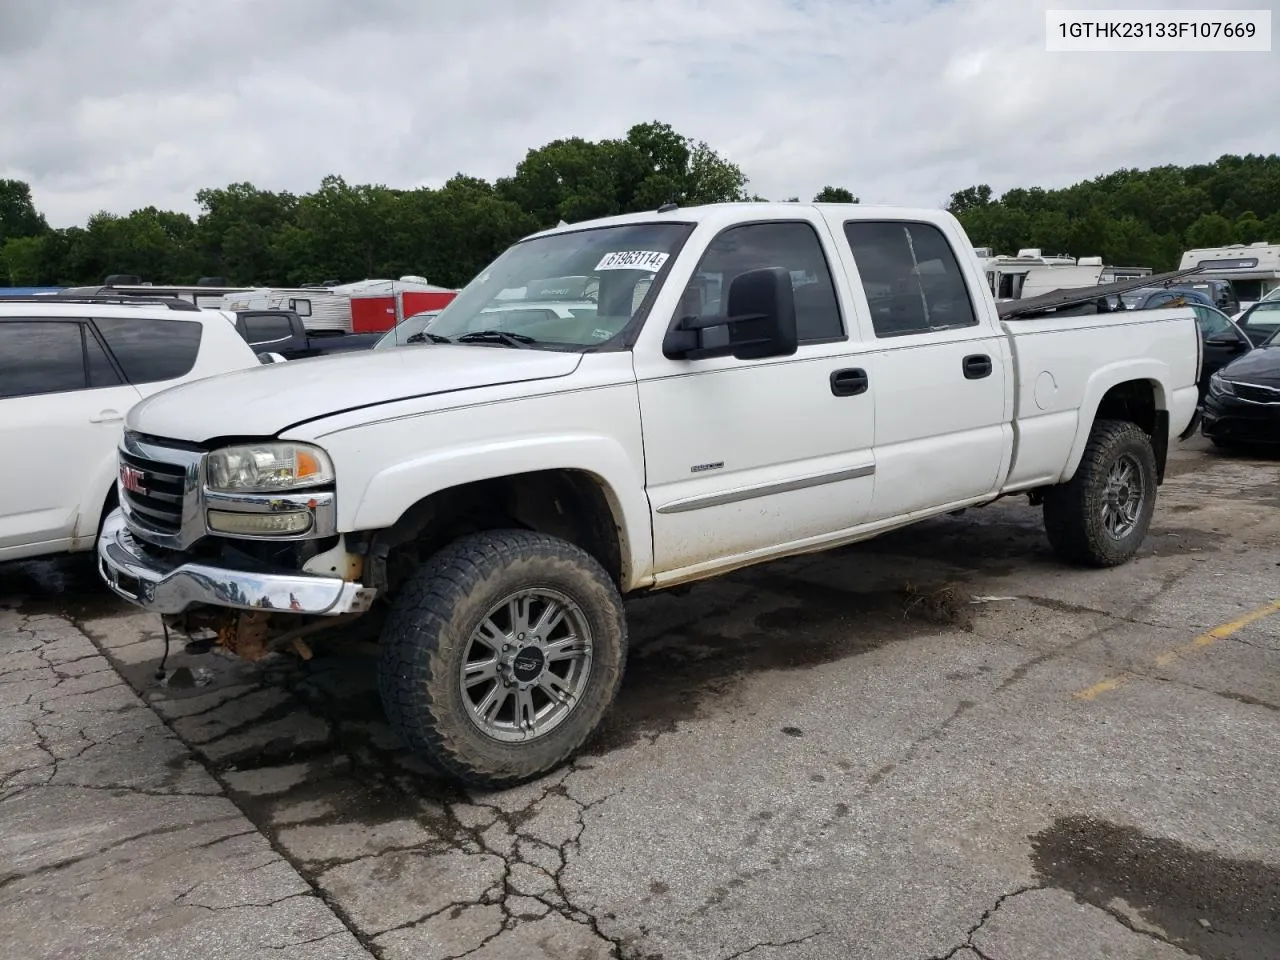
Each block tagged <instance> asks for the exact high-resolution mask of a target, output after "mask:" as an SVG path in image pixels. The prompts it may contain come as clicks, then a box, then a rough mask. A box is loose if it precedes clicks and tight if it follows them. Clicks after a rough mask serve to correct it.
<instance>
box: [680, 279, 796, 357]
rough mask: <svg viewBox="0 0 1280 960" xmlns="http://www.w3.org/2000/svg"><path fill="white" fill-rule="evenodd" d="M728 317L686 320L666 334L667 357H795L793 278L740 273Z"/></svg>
mask: <svg viewBox="0 0 1280 960" xmlns="http://www.w3.org/2000/svg"><path fill="white" fill-rule="evenodd" d="M724 303H725V313H724V314H723V315H719V316H709V317H681V318H680V320H679V321H678V322H677V323H676V325H675V326H674V327H672V328H671V329H670V330H668V331H667V335H666V337H665V338H664V339H663V341H662V353H663V356H665V357H666V358H667V359H668V360H705V359H707V358H709V357H729V356H732V357H735V358H737V359H738V360H760V359H762V358H764V357H789V356H791V355H792V354H794V353H795V352H796V348H797V346H798V345H799V337H798V335H797V333H796V304H795V298H794V293H793V290H792V285H791V272H790V271H789V270H785V269H783V268H782V267H764V268H762V269H759V270H749V271H747V272H746V273H740V274H738V276H736V277H734V278H733V282H732V283H730V284H729V292H728V295H727V296H726V297H725V299H724Z"/></svg>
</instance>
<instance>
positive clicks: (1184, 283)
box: [1170, 279, 1240, 317]
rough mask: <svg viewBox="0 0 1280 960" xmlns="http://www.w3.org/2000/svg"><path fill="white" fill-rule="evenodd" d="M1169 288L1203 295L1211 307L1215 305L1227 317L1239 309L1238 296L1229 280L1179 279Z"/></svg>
mask: <svg viewBox="0 0 1280 960" xmlns="http://www.w3.org/2000/svg"><path fill="white" fill-rule="evenodd" d="M1170 289H1175V290H1188V291H1193V292H1195V293H1198V294H1200V295H1201V296H1203V297H1205V298H1206V299H1207V300H1208V302H1209V305H1210V306H1211V307H1217V308H1218V309H1219V310H1221V311H1222V312H1223V313H1225V314H1226V315H1227V316H1228V317H1230V316H1232V315H1233V314H1236V313H1238V312H1239V310H1240V298H1239V297H1238V296H1236V289H1235V285H1234V284H1233V283H1232V282H1231V281H1230V280H1195V279H1188V280H1179V281H1178V282H1177V283H1175V284H1173V285H1172V286H1171V287H1170Z"/></svg>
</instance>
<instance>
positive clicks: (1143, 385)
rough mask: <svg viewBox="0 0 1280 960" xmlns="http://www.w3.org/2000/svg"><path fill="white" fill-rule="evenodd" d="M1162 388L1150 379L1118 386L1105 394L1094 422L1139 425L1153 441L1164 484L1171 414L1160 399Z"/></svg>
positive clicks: (1157, 471) (1159, 474)
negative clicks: (1126, 422)
mask: <svg viewBox="0 0 1280 960" xmlns="http://www.w3.org/2000/svg"><path fill="white" fill-rule="evenodd" d="M1158 391H1159V386H1158V385H1157V384H1155V383H1152V382H1151V381H1150V380H1127V381H1125V382H1124V383H1117V384H1116V385H1115V386H1114V387H1112V388H1111V389H1110V390H1108V391H1107V392H1106V393H1104V394H1103V395H1102V400H1101V402H1099V404H1098V412H1097V413H1096V414H1095V415H1094V420H1095V421H1096V420H1126V421H1128V422H1129V423H1133V424H1137V426H1138V427H1140V428H1141V429H1142V431H1143V432H1144V433H1146V435H1147V436H1149V437H1150V438H1151V448H1152V450H1153V451H1154V453H1155V455H1156V482H1157V483H1163V482H1164V470H1165V463H1166V462H1167V460H1168V457H1169V411H1168V410H1164V409H1162V408H1161V405H1160V403H1159V401H1158V399H1157V395H1158Z"/></svg>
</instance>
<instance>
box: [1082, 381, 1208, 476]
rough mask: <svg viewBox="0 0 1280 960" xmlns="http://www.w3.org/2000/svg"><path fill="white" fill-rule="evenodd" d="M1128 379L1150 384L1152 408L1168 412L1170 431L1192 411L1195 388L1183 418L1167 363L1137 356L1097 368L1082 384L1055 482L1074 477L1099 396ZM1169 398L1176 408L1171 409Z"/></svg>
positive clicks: (1100, 398)
mask: <svg viewBox="0 0 1280 960" xmlns="http://www.w3.org/2000/svg"><path fill="white" fill-rule="evenodd" d="M1132 380H1142V381H1145V382H1147V383H1149V384H1151V386H1152V388H1153V390H1154V393H1155V404H1156V409H1157V410H1165V411H1168V413H1169V424H1170V429H1171V430H1172V432H1173V433H1178V432H1180V431H1181V429H1182V428H1183V427H1184V426H1185V425H1186V421H1187V419H1189V418H1190V416H1191V414H1192V413H1193V412H1194V410H1195V403H1194V398H1195V394H1196V387H1195V384H1192V385H1191V386H1190V388H1189V389H1190V390H1191V393H1192V400H1193V402H1192V404H1191V407H1190V409H1189V410H1187V411H1186V416H1185V417H1183V416H1182V415H1181V414H1182V411H1181V407H1182V406H1183V405H1184V401H1183V399H1182V398H1181V397H1180V396H1179V392H1178V391H1171V390H1170V387H1169V384H1170V383H1171V380H1172V371H1171V370H1170V369H1169V365H1168V364H1167V363H1164V362H1162V361H1160V360H1153V359H1150V358H1139V359H1131V360H1118V361H1116V362H1115V363H1109V364H1107V365H1106V366H1104V367H1100V368H1099V369H1097V370H1095V371H1094V372H1093V374H1092V375H1091V376H1090V377H1089V380H1088V382H1087V383H1086V384H1085V388H1084V392H1083V395H1082V397H1081V401H1080V415H1079V417H1078V418H1077V420H1076V435H1075V438H1074V439H1073V440H1072V443H1071V450H1070V452H1069V453H1068V454H1067V462H1066V463H1065V464H1064V465H1063V469H1062V474H1061V475H1060V476H1059V478H1058V482H1059V483H1066V482H1067V481H1069V480H1070V479H1071V478H1072V477H1073V476H1075V472H1076V469H1077V468H1078V467H1079V466H1080V461H1081V460H1082V459H1083V458H1084V448H1085V447H1086V446H1087V445H1088V443H1089V435H1090V434H1091V433H1092V432H1093V423H1094V420H1096V419H1097V416H1098V407H1099V406H1100V405H1101V404H1102V398H1103V397H1104V396H1106V394H1107V391H1108V390H1110V389H1111V388H1112V387H1115V386H1118V385H1120V384H1122V383H1128V382H1129V381H1132ZM1171 401H1172V403H1173V407H1174V408H1176V409H1171V407H1170V404H1171Z"/></svg>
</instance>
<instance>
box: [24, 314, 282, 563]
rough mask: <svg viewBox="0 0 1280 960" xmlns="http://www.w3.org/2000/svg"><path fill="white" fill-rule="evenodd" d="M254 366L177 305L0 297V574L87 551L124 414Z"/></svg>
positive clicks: (108, 494)
mask: <svg viewBox="0 0 1280 960" xmlns="http://www.w3.org/2000/svg"><path fill="white" fill-rule="evenodd" d="M259 363H260V361H259V359H258V357H257V355H256V354H255V353H254V352H253V348H252V347H250V346H249V344H247V343H246V342H245V341H244V339H243V338H242V337H241V336H240V335H239V334H238V333H237V332H236V328H235V326H234V325H232V324H230V323H228V322H227V319H226V317H225V316H223V315H222V314H221V313H219V312H217V311H213V310H200V309H199V308H197V307H195V305H194V304H188V303H186V302H185V301H177V300H169V301H166V300H161V299H155V300H150V301H135V302H121V300H120V299H119V298H115V299H112V298H97V297H86V298H75V299H72V298H69V297H49V296H43V297H25V298H18V297H14V298H10V297H0V562H2V561H6V560H20V559H24V558H27V557H35V556H41V555H44V554H52V553H63V552H71V551H82V550H91V549H93V545H94V541H95V540H96V539H97V535H98V530H99V528H100V526H101V523H102V519H103V518H104V517H105V516H106V515H107V514H108V513H110V512H111V510H112V508H114V506H115V503H116V480H117V472H118V469H119V467H118V464H117V460H116V446H117V445H118V444H119V442H120V434H121V430H122V427H123V423H124V417H125V414H126V413H127V412H128V411H129V408H130V407H132V406H133V405H134V404H135V403H137V402H138V401H140V400H142V399H144V398H145V397H149V396H151V395H152V394H155V393H158V392H159V391H161V390H164V389H165V388H166V387H171V386H175V385H177V384H180V383H187V382H189V381H192V380H199V379H202V378H204V377H209V376H213V375H215V374H219V373H227V372H230V371H232V370H241V369H243V368H245V367H256V366H258V365H259ZM151 495H152V496H155V497H157V498H160V499H164V498H165V496H166V495H165V493H164V491H161V490H156V491H152V492H151Z"/></svg>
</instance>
